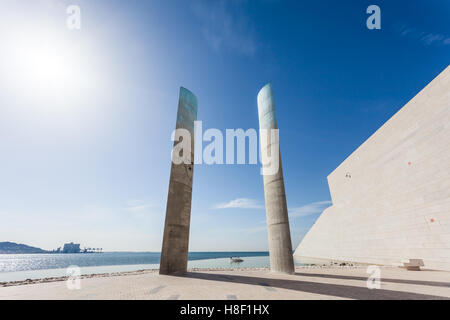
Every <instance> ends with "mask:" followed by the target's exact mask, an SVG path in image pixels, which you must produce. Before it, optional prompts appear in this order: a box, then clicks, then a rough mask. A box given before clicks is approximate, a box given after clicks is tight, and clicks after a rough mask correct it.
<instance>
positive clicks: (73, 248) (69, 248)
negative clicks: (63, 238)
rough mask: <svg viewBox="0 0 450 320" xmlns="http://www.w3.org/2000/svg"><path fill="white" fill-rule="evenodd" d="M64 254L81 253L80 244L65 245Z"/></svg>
mask: <svg viewBox="0 0 450 320" xmlns="http://www.w3.org/2000/svg"><path fill="white" fill-rule="evenodd" d="M62 252H63V253H80V244H79V243H73V242H70V243H65V244H64V247H63V250H62Z"/></svg>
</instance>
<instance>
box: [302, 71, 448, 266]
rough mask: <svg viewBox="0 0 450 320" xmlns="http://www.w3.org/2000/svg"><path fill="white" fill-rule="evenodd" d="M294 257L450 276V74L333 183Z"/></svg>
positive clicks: (334, 176)
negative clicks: (417, 264) (414, 262)
mask: <svg viewBox="0 0 450 320" xmlns="http://www.w3.org/2000/svg"><path fill="white" fill-rule="evenodd" d="M328 183H329V186H330V193H331V198H332V201H333V206H332V207H330V208H328V209H326V210H325V211H324V212H323V213H322V215H321V216H320V218H319V219H318V220H317V222H316V223H315V224H314V226H313V227H312V228H311V230H310V231H309V232H308V234H307V235H306V236H305V238H304V239H303V240H302V242H301V243H300V245H299V246H298V248H297V250H296V251H295V255H296V256H298V257H315V258H324V259H334V260H343V261H354V262H365V263H375V264H385V265H391V264H400V263H401V261H402V260H404V259H422V260H423V262H424V265H425V268H428V269H438V270H450V67H447V68H446V69H445V70H444V71H443V72H442V73H441V74H440V75H439V76H438V77H436V78H435V79H434V80H433V81H432V82H431V83H430V84H428V85H427V86H426V87H425V88H424V89H423V90H422V91H421V92H420V93H419V94H417V95H416V96H415V97H414V98H413V99H412V100H411V101H409V102H408V103H407V104H406V105H405V106H404V107H403V108H401V109H400V110H399V111H398V112H397V113H396V114H395V115H394V116H393V117H392V118H391V119H389V120H388V121H387V122H386V123H385V124H384V125H383V126H382V127H381V128H380V129H378V130H377V131H376V132H375V133H374V134H373V135H372V136H371V137H370V138H369V139H368V140H367V141H366V142H364V143H363V144H362V145H361V146H360V147H359V148H358V149H357V150H356V151H355V152H353V153H352V154H351V155H350V156H349V157H348V158H347V159H346V160H345V161H344V162H343V163H342V164H341V165H339V167H338V168H337V169H336V170H334V171H333V172H332V173H331V174H330V175H329V176H328Z"/></svg>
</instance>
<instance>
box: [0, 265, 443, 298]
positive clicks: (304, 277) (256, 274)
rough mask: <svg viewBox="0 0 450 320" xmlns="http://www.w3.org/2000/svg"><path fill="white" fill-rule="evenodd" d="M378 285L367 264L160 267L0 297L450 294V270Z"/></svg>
mask: <svg viewBox="0 0 450 320" xmlns="http://www.w3.org/2000/svg"><path fill="white" fill-rule="evenodd" d="M380 270H381V287H380V289H368V288H367V278H368V276H369V275H368V274H367V272H366V267H362V266H354V267H348V266H344V267H340V266H333V267H330V266H327V267H318V266H317V267H297V268H296V273H295V274H294V275H281V274H273V273H270V272H269V270H268V269H267V268H249V269H191V270H189V272H188V274H187V275H185V276H182V277H175V276H162V275H159V274H158V270H155V269H152V270H139V271H133V272H118V273H105V274H96V275H85V276H82V277H81V280H80V288H79V289H68V286H67V277H61V278H46V279H39V280H27V281H17V282H6V283H1V284H0V286H1V287H0V299H58V300H59V299H63V300H66V299H69V300H72V299H75V300H96V299H100V300H104V299H106V300H109V299H120V300H122V299H126V300H133V299H143V300H168V299H169V300H174V299H175V300H176V299H180V300H183V299H193V300H205V299H219V300H240V299H242V300H245V299H249V300H252V299H269V300H270V299H286V300H302V299H371V300H372V299H450V281H449V279H450V273H449V272H444V271H431V270H423V271H407V270H404V269H400V268H395V267H380Z"/></svg>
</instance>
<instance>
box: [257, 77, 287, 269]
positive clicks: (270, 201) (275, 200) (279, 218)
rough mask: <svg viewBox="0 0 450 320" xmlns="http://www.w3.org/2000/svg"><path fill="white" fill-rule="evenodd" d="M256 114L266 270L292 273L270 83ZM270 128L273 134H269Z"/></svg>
mask: <svg viewBox="0 0 450 320" xmlns="http://www.w3.org/2000/svg"><path fill="white" fill-rule="evenodd" d="M258 116H259V128H260V138H261V140H260V148H261V149H260V150H261V157H262V161H263V171H262V174H263V180H264V196H265V203H266V219H267V229H268V236H269V255H270V270H271V271H272V272H279V273H287V274H292V273H294V272H295V269H294V259H293V253H292V243H291V233H290V230H289V217H288V211H287V205H286V194H285V190H284V179H283V169H282V166H281V155H280V147H279V143H278V130H277V129H278V126H277V120H276V117H275V105H274V101H273V91H272V86H271V84H267V85H266V86H264V87H263V88H262V89H261V90H260V91H259V93H258ZM272 131H273V134H271V132H272ZM264 132H266V133H268V134H267V135H266V137H268V139H263V137H264V134H265V133H264ZM267 155H270V157H269V159H272V161H271V163H270V164H267V163H264V162H267V159H268V157H267ZM276 159H278V161H276Z"/></svg>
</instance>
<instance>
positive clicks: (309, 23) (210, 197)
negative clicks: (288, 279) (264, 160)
mask: <svg viewBox="0 0 450 320" xmlns="http://www.w3.org/2000/svg"><path fill="white" fill-rule="evenodd" d="M71 4H74V5H78V6H79V7H80V9H81V29H80V30H69V29H68V28H67V26H66V19H67V17H68V14H67V13H66V8H67V6H68V5H71ZM371 4H376V5H378V6H379V7H380V8H381V30H368V29H367V27H366V19H367V17H368V16H369V15H368V14H366V8H367V7H368V6H369V5H371ZM1 6H2V10H1V11H0V43H1V44H0V241H14V242H19V243H26V244H29V245H34V246H38V247H42V248H44V249H53V248H56V247H58V246H61V245H62V244H63V243H64V242H69V241H74V242H80V243H81V245H82V246H88V247H102V248H104V250H107V251H124V250H130V251H160V249H161V240H162V234H163V225H164V216H165V206H166V201H167V191H168V183H169V173H170V152H171V147H172V142H171V140H170V136H171V133H172V131H173V129H174V127H175V121H176V111H177V103H178V92H179V87H180V86H183V87H186V88H188V89H189V90H191V91H192V92H194V93H195V94H196V96H197V98H198V103H199V105H198V119H199V120H202V121H203V128H204V129H208V128H217V129H220V130H223V132H225V129H227V128H231V129H234V128H243V129H249V128H255V129H257V128H258V114H257V105H256V95H257V93H258V91H259V89H260V88H261V87H262V86H263V85H265V84H266V83H267V82H271V83H272V84H273V89H274V95H275V103H276V108H277V109H276V112H277V118H278V125H279V128H280V144H281V152H282V162H283V169H284V177H285V184H286V194H287V202H288V207H289V215H290V217H291V218H290V221H291V234H292V241H293V247H294V248H295V247H296V246H297V245H298V243H299V242H300V240H301V238H302V237H303V236H304V234H305V233H306V232H307V231H308V229H309V228H310V227H311V225H312V224H313V223H314V221H315V220H316V219H317V218H318V216H319V215H320V213H321V212H322V210H323V209H324V208H325V207H327V206H328V205H330V194H329V191H328V185H327V179H326V177H327V175H328V174H330V173H331V172H332V171H333V170H334V169H335V168H336V167H337V166H338V165H339V164H340V163H341V162H342V161H343V160H345V158H346V157H347V156H349V155H350V154H351V152H352V151H353V150H355V149H356V148H357V147H358V146H359V145H360V144H361V143H363V142H364V141H365V140H366V139H367V138H368V137H369V136H370V135H371V134H372V133H374V132H375V130H377V129H378V128H379V127H380V126H381V125H382V124H383V123H384V122H386V121H387V120H388V119H389V118H390V117H391V116H392V115H393V114H394V113H395V112H397V111H398V110H399V109H400V108H401V107H402V106H403V105H404V104H405V103H406V102H408V101H409V100H410V99H411V98H413V97H414V95H415V94H417V93H418V92H419V91H420V90H421V89H422V88H423V87H424V86H425V85H426V84H427V83H428V82H430V81H431V80H432V79H433V78H434V77H436V76H437V75H438V74H439V73H440V72H441V71H442V70H443V69H444V68H445V67H446V66H447V65H448V64H449V60H450V59H449V58H450V25H449V23H448V18H449V14H450V2H449V1H448V0H433V1H416V0H408V1H406V0H405V1H404V0H396V1H381V0H376V1H345V0H342V1H300V0H296V1H276V0H265V1H231V0H230V1H188V0H182V1H181V0H180V1H175V0H171V1H141V0H139V1H138V0H131V1H130V0H128V1H118V0H109V1H106V0H86V1H77V0H72V1H56V0H55V1H50V0H47V1H44V0H39V1H38V0H36V1H23V0H4V1H2V3H1ZM259 170H260V166H259V165H248V164H247V165H213V166H208V165H198V166H196V167H195V176H194V187H193V202H192V218H191V238H190V250H191V251H227V250H230V251H231V250H242V251H244V250H267V232H266V228H265V211H264V190H263V184H262V177H261V176H260V174H259Z"/></svg>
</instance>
